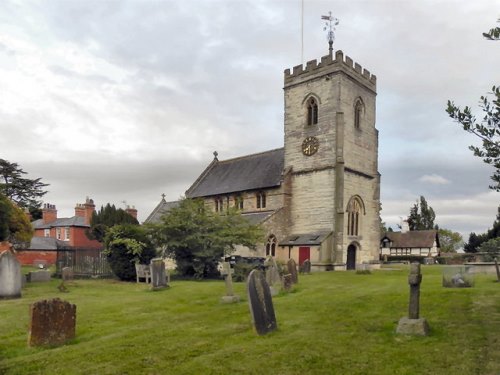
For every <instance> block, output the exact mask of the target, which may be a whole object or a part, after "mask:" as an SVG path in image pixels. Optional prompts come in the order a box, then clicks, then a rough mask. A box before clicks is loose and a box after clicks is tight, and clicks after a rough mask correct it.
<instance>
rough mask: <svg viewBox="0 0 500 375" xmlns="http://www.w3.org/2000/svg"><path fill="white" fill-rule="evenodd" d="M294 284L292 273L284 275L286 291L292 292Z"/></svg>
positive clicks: (284, 288)
mask: <svg viewBox="0 0 500 375" xmlns="http://www.w3.org/2000/svg"><path fill="white" fill-rule="evenodd" d="M292 285H293V283H292V275H290V274H289V273H287V274H286V275H283V290H284V291H285V292H290V291H291V290H292Z"/></svg>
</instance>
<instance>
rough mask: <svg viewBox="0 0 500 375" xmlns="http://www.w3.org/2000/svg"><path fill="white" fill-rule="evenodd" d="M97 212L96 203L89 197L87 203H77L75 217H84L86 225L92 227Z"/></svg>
mask: <svg viewBox="0 0 500 375" xmlns="http://www.w3.org/2000/svg"><path fill="white" fill-rule="evenodd" d="M94 211H95V205H94V201H93V200H92V199H90V198H89V197H87V199H86V200H85V203H77V204H76V207H75V216H79V217H83V218H84V219H85V224H87V225H90V219H92V214H93V213H94Z"/></svg>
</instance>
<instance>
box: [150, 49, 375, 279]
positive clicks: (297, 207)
mask: <svg viewBox="0 0 500 375" xmlns="http://www.w3.org/2000/svg"><path fill="white" fill-rule="evenodd" d="M376 83H377V80H376V77H375V75H373V74H371V73H370V72H369V71H368V70H366V69H363V68H362V67H361V66H360V65H359V64H357V63H354V62H353V60H352V59H351V58H350V57H348V56H344V54H343V53H342V51H337V52H336V53H335V54H333V53H332V52H331V51H330V53H329V55H327V56H324V57H322V58H321V60H320V61H316V60H312V61H309V62H308V63H307V64H306V65H305V66H303V65H299V66H296V67H294V68H293V71H291V70H290V69H287V70H285V72H284V112H285V113H284V147H282V148H279V149H275V150H270V151H266V152H262V153H257V154H252V155H247V156H242V157H239V158H234V159H230V160H222V161H221V160H219V159H218V154H217V153H214V156H215V157H214V159H213V160H212V161H211V163H210V164H209V165H208V166H207V168H206V169H205V170H204V171H203V172H202V173H201V175H200V176H199V177H198V179H197V180H196V181H195V182H194V183H193V184H192V186H191V187H190V188H189V189H188V190H187V191H186V197H187V198H202V199H204V200H205V204H206V205H207V207H209V208H210V209H212V210H213V211H215V212H221V213H223V212H224V210H225V209H226V208H227V207H231V206H235V207H237V208H239V209H240V210H241V212H242V214H243V215H244V216H246V217H248V218H249V219H250V220H252V221H253V222H259V223H262V225H263V227H264V229H265V231H266V234H267V237H266V239H265V241H264V242H263V243H261V244H257V246H258V249H257V251H256V252H249V250H248V249H240V250H239V252H240V254H238V255H252V256H266V255H272V256H275V257H276V258H277V259H278V260H282V261H286V260H288V259H290V258H294V259H295V261H296V262H298V263H299V264H302V262H303V261H304V260H305V259H309V260H310V261H311V265H312V269H313V270H330V269H355V268H356V266H357V265H358V264H360V263H368V262H371V261H375V260H378V258H379V241H380V218H379V210H380V174H379V172H378V130H377V129H376V128H375V113H376V111H375V107H376ZM174 203H175V202H166V201H165V199H162V201H161V202H160V203H159V204H158V206H157V207H156V208H155V209H154V210H153V212H152V213H151V215H150V217H148V219H147V220H146V222H154V221H157V220H158V219H159V216H160V214H161V213H162V212H167V211H168V209H169V207H171V206H172V205H173V204H174Z"/></svg>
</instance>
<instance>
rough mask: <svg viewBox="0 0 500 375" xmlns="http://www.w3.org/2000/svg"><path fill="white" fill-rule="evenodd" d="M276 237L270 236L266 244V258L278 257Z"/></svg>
mask: <svg viewBox="0 0 500 375" xmlns="http://www.w3.org/2000/svg"><path fill="white" fill-rule="evenodd" d="M277 242H278V241H276V237H274V235H270V236H269V238H268V239H267V243H266V256H269V255H270V256H275V255H276V243H277Z"/></svg>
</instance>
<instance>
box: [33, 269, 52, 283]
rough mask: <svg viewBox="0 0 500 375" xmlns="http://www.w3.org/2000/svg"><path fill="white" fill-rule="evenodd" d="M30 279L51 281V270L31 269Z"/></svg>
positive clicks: (34, 281) (36, 281)
mask: <svg viewBox="0 0 500 375" xmlns="http://www.w3.org/2000/svg"><path fill="white" fill-rule="evenodd" d="M28 281H29V282H30V283H38V282H45V281H50V271H47V270H40V271H31V272H29V273H28Z"/></svg>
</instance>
